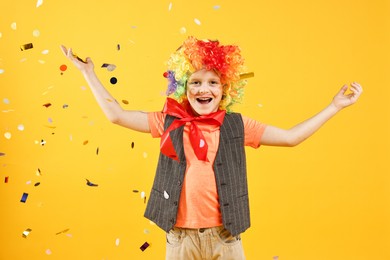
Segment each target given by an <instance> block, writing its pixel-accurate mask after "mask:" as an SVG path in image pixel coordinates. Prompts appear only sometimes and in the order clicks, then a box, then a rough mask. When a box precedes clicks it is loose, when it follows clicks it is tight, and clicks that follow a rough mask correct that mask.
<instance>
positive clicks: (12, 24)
mask: <svg viewBox="0 0 390 260" xmlns="http://www.w3.org/2000/svg"><path fill="white" fill-rule="evenodd" d="M16 27H17V26H16V22H13V23H11V29H12V30H16Z"/></svg>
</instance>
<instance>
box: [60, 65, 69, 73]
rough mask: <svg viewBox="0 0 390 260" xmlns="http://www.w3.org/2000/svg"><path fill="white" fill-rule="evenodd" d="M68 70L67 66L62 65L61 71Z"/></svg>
mask: <svg viewBox="0 0 390 260" xmlns="http://www.w3.org/2000/svg"><path fill="white" fill-rule="evenodd" d="M67 69H68V66H66V65H65V64H62V65H61V66H60V70H61V71H65V70H67Z"/></svg>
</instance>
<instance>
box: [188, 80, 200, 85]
mask: <svg viewBox="0 0 390 260" xmlns="http://www.w3.org/2000/svg"><path fill="white" fill-rule="evenodd" d="M199 84H200V81H191V82H190V85H193V86H197V85H199Z"/></svg>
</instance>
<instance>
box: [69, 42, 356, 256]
mask: <svg viewBox="0 0 390 260" xmlns="http://www.w3.org/2000/svg"><path fill="white" fill-rule="evenodd" d="M61 48H62V51H63V53H64V54H65V55H66V56H67V57H68V58H69V59H70V60H71V61H72V62H73V64H74V65H75V66H76V67H77V68H78V69H79V70H80V71H81V72H82V74H83V75H84V77H85V79H86V81H87V82H88V84H89V86H90V88H91V90H92V92H93V94H94V96H95V98H96V100H97V102H98V103H99V105H100V107H101V108H102V109H103V111H104V113H105V114H106V116H107V118H108V119H109V120H110V121H111V122H113V123H115V124H118V125H121V126H124V127H127V128H130V129H132V130H135V131H140V132H145V133H151V134H152V136H153V137H160V138H161V145H160V150H161V153H160V157H159V161H158V166H157V171H156V176H155V179H154V184H153V187H152V191H151V194H150V198H149V201H148V205H147V208H146V211H145V217H147V218H148V219H150V220H152V221H153V222H155V223H156V224H157V225H158V226H159V227H161V228H162V229H163V230H165V231H166V232H167V250H166V259H223V260H225V259H234V260H237V259H245V256H244V252H243V248H242V244H241V239H240V233H242V232H244V231H245V230H246V229H247V228H249V226H250V218H249V201H248V187H247V178H246V159H245V150H244V146H251V147H254V148H258V147H259V146H260V145H273V146H295V145H297V144H299V143H301V142H302V141H304V140H305V139H306V138H308V137H309V136H311V135H312V134H313V133H314V132H316V131H317V130H318V129H319V128H320V127H321V126H322V125H323V124H324V123H325V122H326V121H327V120H329V119H330V118H331V117H332V116H334V115H335V114H336V113H337V112H338V111H340V110H341V109H343V108H345V107H347V106H349V105H351V104H353V103H355V102H356V101H357V100H358V98H359V96H360V95H361V93H362V87H361V86H360V85H359V84H358V83H355V82H354V83H352V84H351V86H350V90H351V93H350V94H348V95H346V94H345V93H346V91H347V89H348V86H347V85H344V86H343V87H342V88H341V90H340V91H339V92H338V93H337V95H336V96H335V97H334V98H333V100H332V102H331V103H330V105H328V106H327V107H326V108H325V109H323V110H322V111H321V112H319V113H318V114H317V115H315V116H313V117H312V118H310V119H308V120H306V121H304V122H302V123H300V124H298V125H296V126H294V127H292V128H291V129H288V130H285V129H281V128H278V127H275V126H270V125H265V124H262V123H260V122H257V121H255V120H252V119H250V118H247V117H245V116H242V115H240V114H237V113H231V106H232V105H233V104H234V103H236V102H238V101H239V100H240V98H241V97H242V94H243V88H244V86H245V85H246V81H245V80H244V79H243V77H245V73H244V72H245V71H244V60H243V58H242V57H241V54H240V49H239V48H238V47H237V46H232V45H225V46H224V45H220V43H219V42H218V41H207V40H198V39H196V38H194V37H188V38H187V39H186V40H185V41H184V43H183V45H182V46H181V47H180V48H179V49H178V50H177V51H176V52H174V53H173V54H172V55H171V57H170V59H169V61H168V71H167V72H165V73H164V77H166V78H167V79H168V82H169V83H168V90H167V95H168V96H171V97H173V98H167V101H166V103H165V106H164V109H163V111H162V112H154V113H145V112H141V111H126V110H123V109H122V108H121V107H120V105H119V104H118V103H116V102H107V100H114V98H113V97H112V96H111V95H110V94H109V93H108V92H107V90H106V89H105V88H104V86H103V85H102V84H101V83H100V81H99V79H98V78H97V76H96V74H95V73H94V65H93V63H92V60H91V59H90V58H87V59H86V61H85V62H82V61H80V59H79V58H78V57H77V56H75V55H74V54H73V52H72V49H69V50H67V49H66V48H65V47H64V46H61Z"/></svg>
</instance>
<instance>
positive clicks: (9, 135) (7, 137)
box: [4, 132, 12, 139]
mask: <svg viewBox="0 0 390 260" xmlns="http://www.w3.org/2000/svg"><path fill="white" fill-rule="evenodd" d="M4 137H5V138H6V139H11V137H12V135H11V133H10V132H6V133H4Z"/></svg>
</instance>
